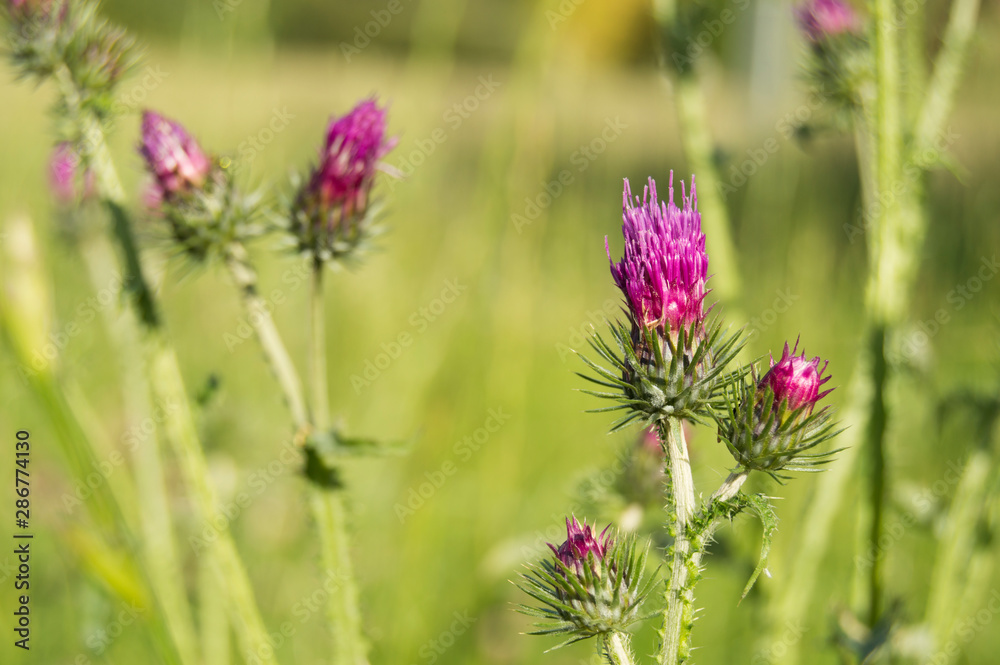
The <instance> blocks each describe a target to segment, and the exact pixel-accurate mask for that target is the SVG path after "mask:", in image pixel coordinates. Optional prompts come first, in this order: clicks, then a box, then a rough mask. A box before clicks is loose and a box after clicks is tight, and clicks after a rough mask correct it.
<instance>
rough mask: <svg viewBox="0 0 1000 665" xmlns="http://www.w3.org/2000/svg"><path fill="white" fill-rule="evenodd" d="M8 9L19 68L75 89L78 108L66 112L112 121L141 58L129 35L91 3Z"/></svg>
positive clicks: (31, 3) (12, 1) (46, 1)
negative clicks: (120, 89)
mask: <svg viewBox="0 0 1000 665" xmlns="http://www.w3.org/2000/svg"><path fill="white" fill-rule="evenodd" d="M3 9H4V12H5V13H6V15H7V19H8V20H9V21H10V24H11V28H12V29H11V30H9V31H8V32H7V41H8V44H7V45H8V50H9V52H10V55H11V58H12V59H13V61H14V64H15V65H16V66H17V67H18V69H20V70H21V71H22V72H23V73H24V74H25V75H27V76H32V77H35V78H38V79H43V78H46V77H49V76H55V77H56V79H57V81H59V83H60V85H72V86H73V88H74V95H73V98H74V104H73V106H74V108H67V109H64V111H66V112H68V113H70V114H78V113H82V112H89V113H92V114H94V115H95V116H96V117H97V118H98V119H100V120H105V119H107V118H108V116H109V115H110V111H111V106H112V105H111V100H112V99H113V97H114V94H115V91H116V88H117V85H118V84H119V83H120V81H121V80H122V79H123V78H124V76H125V75H126V74H127V73H128V71H129V70H130V69H131V68H132V66H133V65H135V63H136V62H137V59H138V54H137V52H136V48H135V45H134V42H133V40H132V39H131V38H130V37H129V36H128V35H127V34H126V32H125V31H124V30H122V29H121V28H119V27H117V26H114V25H111V24H110V23H108V22H107V21H105V20H104V19H102V18H101V17H100V16H99V15H98V12H97V3H96V2H90V1H86V0H83V1H72V2H71V1H70V0H7V2H6V3H4V4H3ZM75 138H83V137H75Z"/></svg>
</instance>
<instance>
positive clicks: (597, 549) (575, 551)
mask: <svg viewBox="0 0 1000 665" xmlns="http://www.w3.org/2000/svg"><path fill="white" fill-rule="evenodd" d="M608 528H610V527H607V528H605V529H604V531H602V532H601V535H599V536H596V537H595V535H594V531H593V530H592V529H591V528H590V527H589V526H588V525H587V522H586V520H584V522H583V524H580V523H579V522H577V521H576V517H573V518H572V520H571V519H570V518H569V517H567V518H566V542H564V543H563V544H562V545H560V546H559V547H558V548H556V546H555V545H553V544H551V543H549V549H551V550H552V551H553V552H554V553H555V555H556V558H557V559H559V560H560V561H562V562H563V564H564V565H565V566H566V567H568V568H572V569H575V570H576V571H577V572H578V573H581V574H582V572H583V564H584V563H585V562H586V561H587V555H588V554H591V553H593V555H594V558H595V559H596V560H597V561H603V560H604V556H605V555H606V554H607V552H608V549H609V548H610V547H611V546H612V544H613V542H612V540H611V536H610V535H609V534H608Z"/></svg>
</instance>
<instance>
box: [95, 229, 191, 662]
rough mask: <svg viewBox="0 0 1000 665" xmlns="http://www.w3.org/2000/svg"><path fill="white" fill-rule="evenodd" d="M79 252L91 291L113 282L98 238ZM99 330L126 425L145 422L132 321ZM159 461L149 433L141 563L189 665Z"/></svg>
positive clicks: (184, 609)
mask: <svg viewBox="0 0 1000 665" xmlns="http://www.w3.org/2000/svg"><path fill="white" fill-rule="evenodd" d="M81 249H82V250H83V251H82V254H83V257H84V259H85V261H86V263H87V267H88V270H89V272H90V277H91V282H92V284H93V286H94V289H95V290H98V291H99V290H101V289H103V288H105V286H106V285H107V284H109V283H111V282H112V281H113V280H114V277H115V276H114V272H113V270H112V266H113V265H114V253H113V250H112V248H111V247H110V245H109V243H108V242H107V241H106V240H105V239H104V238H103V237H94V238H88V239H86V240H84V241H83V242H82V246H81ZM105 324H106V327H107V329H108V332H109V334H110V335H111V336H112V339H113V340H114V342H115V347H116V348H117V350H118V357H119V360H120V363H121V375H122V378H123V383H124V391H123V393H124V399H125V402H126V405H127V407H128V411H129V413H130V414H131V417H132V420H133V422H141V421H143V420H145V419H150V418H152V417H153V407H152V405H151V404H150V403H149V391H148V389H147V386H146V382H145V380H144V379H143V377H142V365H143V359H142V351H141V347H140V343H139V340H138V338H137V337H138V336H137V331H136V329H135V320H134V319H133V318H132V317H131V316H129V315H128V314H127V313H125V315H124V316H118V317H116V316H112V315H111V313H110V312H107V311H106V316H105ZM160 406H161V408H163V409H164V411H165V412H166V411H167V410H168V407H167V405H160ZM162 456H163V451H162V444H161V442H160V437H159V436H158V433H157V431H156V430H155V429H154V430H153V431H151V432H150V433H149V434H147V435H146V436H145V437H144V439H143V441H141V443H140V445H138V446H136V447H135V450H134V452H133V455H132V461H133V466H134V469H135V474H136V481H137V488H138V492H137V494H138V499H139V505H140V507H141V508H140V511H141V514H142V518H141V520H140V522H141V528H142V541H143V557H144V559H145V561H146V563H147V570H148V574H149V578H150V583H151V585H152V587H153V591H154V593H155V594H156V597H157V599H158V600H159V605H160V608H161V609H162V611H163V615H164V618H165V620H166V622H167V625H168V627H169V629H170V633H171V636H172V638H173V640H174V643H175V644H176V646H177V651H178V653H179V654H180V658H181V662H183V663H192V664H193V663H197V662H198V661H199V657H198V651H197V646H196V643H195V632H194V622H193V620H192V618H191V610H190V606H189V601H188V598H187V594H186V593H185V588H184V584H183V582H182V580H183V569H182V566H181V563H180V559H179V558H178V555H177V544H176V539H175V538H174V529H173V525H174V519H173V517H172V515H171V511H170V498H169V495H168V492H167V486H166V480H165V477H164V470H163V463H162Z"/></svg>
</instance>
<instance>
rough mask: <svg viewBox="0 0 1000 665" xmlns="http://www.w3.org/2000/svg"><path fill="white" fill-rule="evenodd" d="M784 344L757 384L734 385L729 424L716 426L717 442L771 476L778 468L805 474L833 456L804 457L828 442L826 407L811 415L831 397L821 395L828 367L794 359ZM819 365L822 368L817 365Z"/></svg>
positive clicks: (746, 464) (830, 427)
mask: <svg viewBox="0 0 1000 665" xmlns="http://www.w3.org/2000/svg"><path fill="white" fill-rule="evenodd" d="M797 351H798V343H796V345H795V348H794V349H792V350H791V351H790V350H789V348H788V344H787V343H786V344H785V348H784V350H783V352H782V354H781V358H780V359H779V360H778V361H777V362H775V360H774V358H773V357H772V358H771V362H770V368H769V369H768V371H767V373H765V374H764V376H763V377H761V378H760V379H759V380H757V379H756V376H755V373H754V375H753V379H752V381H751V382H750V383H747V382H742V383H740V384H737V385H736V386H734V388H733V390H732V392H731V394H730V400H729V402H730V409H729V411H730V413H729V416H730V417H729V419H728V420H726V421H725V423H724V425H722V426H721V427H720V431H719V437H720V438H721V439H723V440H725V441H726V444H727V446H728V447H729V450H730V452H732V454H733V456H734V457H735V458H736V461H737V462H739V463H740V465H741V466H743V467H745V468H747V469H757V470H761V471H768V472H774V471H778V470H780V469H783V468H788V469H792V470H794V469H805V468H809V467H811V466H814V465H816V464H820V463H823V462H824V461H827V459H828V458H829V457H830V456H831V455H832V454H833V452H836V451H833V452H828V453H821V454H813V455H803V454H802V453H803V452H805V451H806V450H808V449H810V448H813V447H814V446H816V445H818V444H820V443H822V442H823V441H826V440H827V439H829V438H831V437H833V436H834V435H835V434H837V432H835V431H834V430H833V428H834V423H832V422H831V415H830V413H829V408H828V407H824V408H822V409H820V410H819V411H814V410H815V407H816V404H817V403H818V402H819V401H820V400H821V399H823V397H825V396H826V395H828V394H829V393H830V390H826V391H823V392H820V388H821V387H822V385H823V384H824V383H826V382H827V381H829V380H830V377H829V376H823V373H824V372H825V371H826V367H827V363H822V361H821V360H820V358H819V357H815V358H813V359H811V360H809V359H807V358H806V355H805V352H803V353H802V355H801V356H799V355H796V352H797ZM821 363H822V367H821V366H820V365H821Z"/></svg>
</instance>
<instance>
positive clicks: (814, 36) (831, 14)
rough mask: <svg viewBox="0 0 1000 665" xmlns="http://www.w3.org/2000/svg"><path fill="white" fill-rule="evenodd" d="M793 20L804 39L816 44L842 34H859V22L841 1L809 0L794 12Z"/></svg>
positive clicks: (851, 9) (848, 6)
mask: <svg viewBox="0 0 1000 665" xmlns="http://www.w3.org/2000/svg"><path fill="white" fill-rule="evenodd" d="M795 18H796V21H797V22H798V24H799V28H801V30H802V32H803V34H804V35H805V36H806V38H807V39H808V40H809V41H811V42H813V43H818V42H821V41H823V40H825V39H829V38H831V37H836V36H837V35H842V34H855V33H857V32H859V30H860V27H861V21H860V20H859V18H858V15H857V13H856V12H855V11H854V9H853V8H852V7H851V6H850V5H849V4H847V3H846V2H844V1H843V0H809V1H808V2H806V3H805V4H804V5H802V6H800V7H799V8H798V9H796V10H795Z"/></svg>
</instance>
